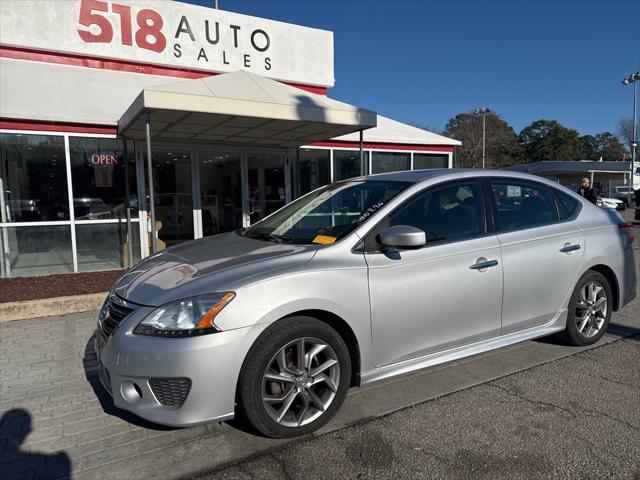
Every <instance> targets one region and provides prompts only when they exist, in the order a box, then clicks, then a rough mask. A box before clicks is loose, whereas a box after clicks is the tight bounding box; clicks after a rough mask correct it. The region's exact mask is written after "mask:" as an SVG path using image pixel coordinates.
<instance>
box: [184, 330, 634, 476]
mask: <svg viewBox="0 0 640 480" xmlns="http://www.w3.org/2000/svg"><path fill="white" fill-rule="evenodd" d="M193 478H199V479H201V480H205V479H206V480H223V479H224V480H232V479H233V480H236V479H237V480H249V479H261V480H268V479H282V478H288V479H311V478H318V479H327V480H330V479H340V480H344V479H351V478H354V479H355V478H362V479H380V480H382V479H400V478H402V479H404V478H406V479H451V478H460V479H463V478H464V479H467V478H468V479H511V480H513V479H536V478H540V479H543V478H544V479H549V478H562V479H583V478H584V479H586V478H593V479H606V478H611V479H639V478H640V335H638V336H635V338H627V339H620V340H617V341H615V342H612V343H609V344H606V345H604V346H601V347H599V348H595V349H593V350H589V351H584V352H581V353H578V354H576V355H572V356H569V357H565V358H563V359H561V360H557V361H553V362H550V363H547V364H545V365H542V366H539V367H534V368H531V369H529V370H526V371H523V372H520V373H517V374H514V375H510V376H507V377H504V378H501V379H498V380H493V381H490V382H488V383H485V384H483V385H480V386H477V387H473V388H469V389H467V390H463V391H460V392H457V393H453V394H450V395H447V396H444V397H441V398H439V399H435V400H432V401H428V402H425V403H422V404H420V405H416V406H414V407H410V408H407V409H404V410H402V411H399V412H396V413H392V414H390V415H387V416H385V417H384V418H380V419H376V420H373V421H370V422H366V423H363V424H360V425H356V426H353V427H348V428H345V429H342V430H339V431H336V432H332V433H328V434H325V435H323V436H321V437H319V438H314V439H311V440H301V441H299V442H297V443H294V444H292V445H289V446H287V447H284V448H280V449H274V450H272V451H271V452H269V453H267V454H262V455H259V456H257V457H255V458H253V459H251V460H248V461H244V462H241V463H239V464H237V465H234V466H231V467H229V468H226V469H223V470H217V471H215V472H213V473H209V474H205V475H201V476H198V477H193Z"/></svg>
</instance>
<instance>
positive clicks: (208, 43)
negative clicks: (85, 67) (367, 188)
mask: <svg viewBox="0 0 640 480" xmlns="http://www.w3.org/2000/svg"><path fill="white" fill-rule="evenodd" d="M0 44H2V45H4V46H11V47H23V48H28V49H34V50H41V51H48V52H61V53H71V54H78V55H83V56H89V57H92V58H104V59H116V60H125V61H129V62H138V63H145V64H155V65H162V66H169V67H175V68H186V69H195V70H204V71H211V72H231V71H236V70H248V71H251V72H253V73H257V74H260V75H264V76H267V77H270V78H274V79H277V80H285V81H289V82H296V83H302V84H308V85H319V86H327V87H331V86H333V83H334V78H333V33H332V32H327V31H324V30H317V29H312V28H307V27H301V26H298V25H291V24H288V23H282V22H276V21H272V20H266V19H262V18H256V17H250V16H247V15H240V14H236V13H231V12H225V11H222V10H214V9H211V8H205V7H199V6H195V5H189V4H185V3H180V2H176V1H171V0H135V1H132V0H2V1H0Z"/></svg>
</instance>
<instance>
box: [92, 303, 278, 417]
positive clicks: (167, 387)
mask: <svg viewBox="0 0 640 480" xmlns="http://www.w3.org/2000/svg"><path fill="white" fill-rule="evenodd" d="M136 313H138V312H136ZM137 316H138V315H136V317H137ZM127 320H128V319H127ZM123 323H126V324H127V325H128V326H129V328H127V325H124V324H123V325H121V327H120V328H118V329H117V330H116V331H115V332H114V333H113V334H112V335H111V336H110V337H109V338H105V337H104V335H103V334H102V332H101V331H100V329H98V331H96V345H95V346H96V352H97V355H98V360H99V375H100V381H101V383H102V385H103V387H104V388H105V389H106V390H107V391H108V392H109V393H110V394H111V396H112V398H113V402H114V405H115V406H116V407H118V408H122V409H123V410H127V411H129V412H131V413H133V414H135V415H137V416H139V417H141V418H143V419H145V420H148V421H151V422H154V423H158V424H161V425H168V426H174V427H185V426H190V425H197V424H200V423H208V422H221V421H225V420H229V419H231V418H233V416H234V409H235V394H236V386H237V382H238V377H239V374H240V369H241V368H242V364H243V362H244V358H245V356H246V354H247V352H248V351H249V349H250V348H251V345H252V344H253V342H254V341H255V339H256V338H257V337H258V335H259V334H260V333H261V332H262V330H264V328H266V325H256V326H253V327H248V328H241V329H236V330H229V331H224V332H219V333H213V334H210V335H202V336H198V337H190V338H159V337H147V336H143V335H135V334H133V333H131V330H132V328H133V327H131V325H132V322H129V321H126V322H123ZM135 323H137V321H136V322H135ZM187 380H188V381H187ZM187 387H188V388H187ZM185 390H187V392H186V395H185ZM181 400H183V402H182V401H181Z"/></svg>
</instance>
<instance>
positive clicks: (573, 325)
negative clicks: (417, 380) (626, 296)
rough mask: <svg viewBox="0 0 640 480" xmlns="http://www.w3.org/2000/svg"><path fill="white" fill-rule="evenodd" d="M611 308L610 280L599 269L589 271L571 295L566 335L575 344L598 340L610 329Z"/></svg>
mask: <svg viewBox="0 0 640 480" xmlns="http://www.w3.org/2000/svg"><path fill="white" fill-rule="evenodd" d="M590 286H593V287H594V290H593V291H591V290H589V288H590ZM598 289H601V290H598ZM594 292H595V293H594ZM603 298H604V300H602V299H603ZM594 300H595V302H596V303H594ZM598 304H599V305H598ZM603 306H604V309H603V308H602V307H603ZM612 308H613V294H612V291H611V285H609V281H608V280H607V279H606V278H605V277H604V276H603V275H602V274H600V273H598V272H594V271H592V270H590V271H588V272H587V273H585V274H584V275H583V276H582V278H581V279H580V280H579V281H578V284H577V285H576V288H575V290H574V291H573V293H572V295H571V300H570V301H569V310H568V313H567V327H566V330H565V331H564V335H563V338H564V339H565V341H566V342H567V343H569V344H570V345H575V346H584V345H592V344H594V343H596V342H597V341H598V340H600V339H601V338H602V336H603V335H604V333H605V332H606V331H607V327H608V326H609V320H610V319H611V311H612ZM594 312H595V313H594Z"/></svg>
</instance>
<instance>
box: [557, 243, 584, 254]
mask: <svg viewBox="0 0 640 480" xmlns="http://www.w3.org/2000/svg"><path fill="white" fill-rule="evenodd" d="M576 250H580V245H579V244H577V243H576V244H575V245H570V244H568V243H566V244H565V245H564V247H562V248H561V249H560V251H561V252H562V253H569V252H575V251H576Z"/></svg>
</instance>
